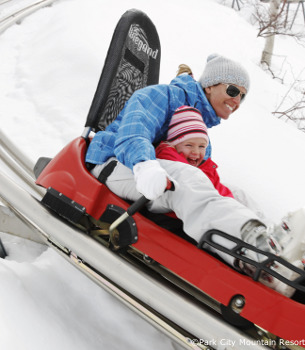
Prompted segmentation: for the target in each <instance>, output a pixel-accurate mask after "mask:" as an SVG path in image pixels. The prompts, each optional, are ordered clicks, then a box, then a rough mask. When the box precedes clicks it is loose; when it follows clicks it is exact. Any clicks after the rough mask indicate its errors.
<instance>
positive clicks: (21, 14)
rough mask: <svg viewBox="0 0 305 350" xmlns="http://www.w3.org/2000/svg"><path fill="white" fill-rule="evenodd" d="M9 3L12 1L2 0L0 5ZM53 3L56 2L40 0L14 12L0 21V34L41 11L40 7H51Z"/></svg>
mask: <svg viewBox="0 0 305 350" xmlns="http://www.w3.org/2000/svg"><path fill="white" fill-rule="evenodd" d="M10 1H12V0H2V1H1V2H0V5H3V4H5V3H7V2H10ZM54 1H56V0H40V1H37V2H35V3H33V4H30V5H27V6H25V7H23V8H22V9H20V10H18V11H15V12H13V13H12V14H10V15H8V16H6V17H4V18H2V19H0V34H1V33H3V32H4V31H5V30H6V29H7V28H9V27H10V26H11V25H13V24H16V23H20V21H21V20H22V19H23V18H25V17H27V16H29V15H30V14H32V13H33V12H35V11H37V10H39V9H41V8H42V7H46V6H51V5H52V3H53V2H54Z"/></svg>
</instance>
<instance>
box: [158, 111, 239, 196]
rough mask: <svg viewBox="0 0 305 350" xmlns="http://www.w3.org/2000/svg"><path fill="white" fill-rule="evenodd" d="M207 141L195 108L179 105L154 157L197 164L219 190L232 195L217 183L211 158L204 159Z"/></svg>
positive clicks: (200, 118)
mask: <svg viewBox="0 0 305 350" xmlns="http://www.w3.org/2000/svg"><path fill="white" fill-rule="evenodd" d="M208 144H209V137H208V132H207V127H206V125H205V123H204V121H203V119H202V116H201V113H200V112H199V110H198V109H196V108H194V107H190V106H181V107H179V108H178V109H176V111H175V113H174V114H173V116H172V118H171V121H170V124H169V128H168V132H167V141H163V142H161V143H160V144H159V146H158V147H157V148H156V157H157V158H159V159H167V160H174V161H179V162H183V163H188V164H190V165H193V166H195V167H198V168H199V169H200V170H202V171H203V172H204V173H205V174H206V175H207V176H208V178H209V179H210V180H211V182H212V183H213V185H214V187H215V188H216V190H217V191H218V192H219V194H221V195H222V196H224V197H231V198H234V197H233V194H232V192H231V191H230V190H229V189H228V188H227V187H226V186H224V185H223V184H221V183H220V179H219V175H218V173H217V165H216V164H215V163H214V162H213V161H212V159H211V158H208V159H207V160H204V157H205V153H206V149H207V146H208Z"/></svg>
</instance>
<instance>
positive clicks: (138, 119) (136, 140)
mask: <svg viewBox="0 0 305 350" xmlns="http://www.w3.org/2000/svg"><path fill="white" fill-rule="evenodd" d="M182 105H189V106H193V107H196V108H197V109H199V110H200V111H201V113H202V116H203V120H204V122H205V123H206V125H207V127H208V128H211V127H212V126H215V125H218V124H219V123H220V118H219V117H218V116H217V115H216V114H215V111H214V109H213V108H212V106H211V105H210V103H209V101H208V100H207V98H206V96H205V94H204V92H203V89H202V87H201V85H200V84H199V83H198V82H196V81H195V80H194V79H193V78H192V77H191V76H189V75H180V76H178V77H176V78H175V79H173V80H172V81H171V83H170V84H169V85H165V84H164V85H163V84H159V85H151V86H147V87H145V88H143V89H140V90H137V91H136V92H135V93H134V94H133V95H132V96H131V98H130V99H129V100H128V101H127V103H126V105H125V106H124V108H123V110H122V111H121V113H120V114H119V115H118V116H117V118H116V120H115V121H114V122H113V123H111V124H110V125H109V126H108V127H107V128H106V130H105V131H99V132H97V133H96V135H95V136H94V138H93V140H92V141H91V143H90V146H89V149H88V151H87V154H86V162H88V163H93V164H102V163H104V162H105V161H106V160H107V159H108V158H110V157H116V158H117V159H118V160H119V161H120V162H121V163H123V164H124V165H126V166H127V167H129V168H131V169H132V168H133V166H134V165H135V164H137V163H138V162H142V161H146V160H150V159H156V155H155V149H154V146H153V144H156V143H158V142H160V141H161V140H165V139H166V133H167V129H168V125H169V122H170V119H171V117H172V115H173V113H174V111H175V110H176V109H177V108H178V107H180V106H182ZM210 156H211V142H210V144H209V146H208V148H207V152H206V158H209V157H210Z"/></svg>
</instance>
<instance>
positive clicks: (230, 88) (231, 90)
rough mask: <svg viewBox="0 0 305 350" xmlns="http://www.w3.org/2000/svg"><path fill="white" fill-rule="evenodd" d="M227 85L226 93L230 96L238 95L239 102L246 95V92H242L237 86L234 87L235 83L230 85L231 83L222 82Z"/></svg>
mask: <svg viewBox="0 0 305 350" xmlns="http://www.w3.org/2000/svg"><path fill="white" fill-rule="evenodd" d="M223 85H225V86H226V87H227V89H226V93H227V95H229V96H230V97H237V96H238V95H240V102H241V101H243V100H244V98H245V97H246V94H244V93H243V92H241V91H240V90H239V88H238V87H236V86H235V85H231V84H223Z"/></svg>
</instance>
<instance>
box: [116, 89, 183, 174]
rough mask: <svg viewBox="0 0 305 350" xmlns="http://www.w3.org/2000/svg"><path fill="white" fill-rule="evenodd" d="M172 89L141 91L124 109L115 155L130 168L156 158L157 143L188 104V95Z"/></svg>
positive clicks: (134, 95) (135, 94)
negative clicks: (175, 112) (179, 108)
mask: <svg viewBox="0 0 305 350" xmlns="http://www.w3.org/2000/svg"><path fill="white" fill-rule="evenodd" d="M171 90H172V89H171V88H170V87H169V86H168V85H154V86H149V87H146V88H144V89H141V90H138V91H136V92H135V93H134V94H133V95H132V97H131V98H130V100H129V101H128V102H127V104H126V106H125V107H124V109H123V111H122V112H121V123H120V126H119V128H118V132H117V136H116V140H115V145H114V154H115V156H116V157H117V159H118V160H119V161H120V162H121V163H123V164H124V165H126V166H127V167H129V168H131V169H132V168H133V166H134V165H135V164H137V163H138V162H141V161H146V160H150V159H156V156H155V149H154V147H153V143H154V142H159V141H160V140H162V138H163V139H164V138H165V134H166V130H167V128H168V124H169V118H170V116H171V113H172V112H173V110H175V108H176V106H177V105H178V106H179V105H180V104H183V103H184V100H183V98H184V94H182V93H181V92H179V91H177V89H176V91H175V93H173V92H172V91H171Z"/></svg>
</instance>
